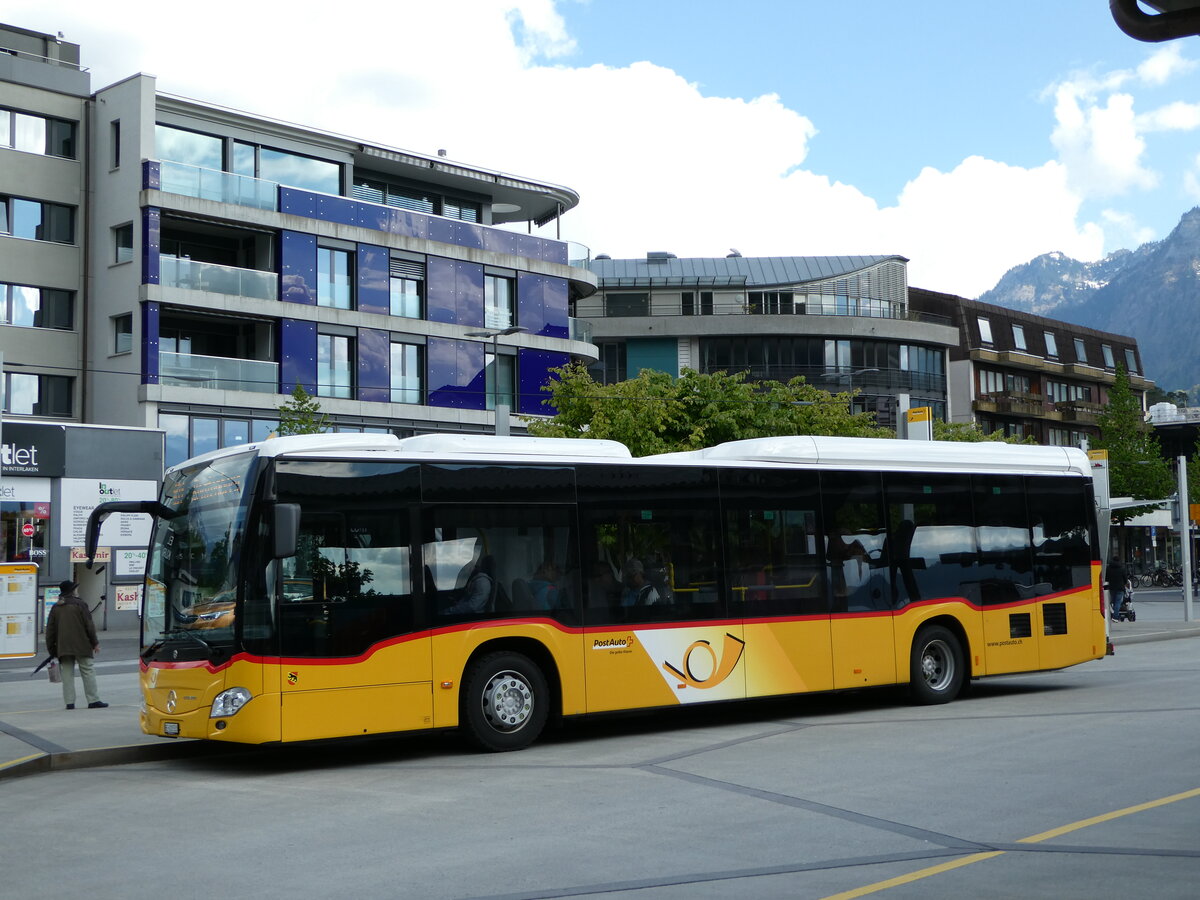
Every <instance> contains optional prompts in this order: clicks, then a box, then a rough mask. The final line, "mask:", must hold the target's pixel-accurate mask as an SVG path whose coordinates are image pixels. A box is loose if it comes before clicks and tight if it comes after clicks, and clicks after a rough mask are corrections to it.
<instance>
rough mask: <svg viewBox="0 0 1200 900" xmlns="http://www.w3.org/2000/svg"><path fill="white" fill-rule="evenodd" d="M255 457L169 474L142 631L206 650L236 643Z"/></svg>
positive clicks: (148, 636)
mask: <svg viewBox="0 0 1200 900" xmlns="http://www.w3.org/2000/svg"><path fill="white" fill-rule="evenodd" d="M254 459H255V457H254V454H252V453H241V454H238V455H236V456H227V457H222V458H220V459H216V460H212V461H209V462H206V463H203V464H201V465H197V466H193V467H190V468H185V469H181V470H180V471H178V472H173V473H170V474H168V475H167V477H166V480H165V481H164V483H163V492H162V502H163V504H164V505H165V506H167V507H168V508H170V509H171V510H172V511H173V512H175V513H176V515H175V516H174V517H166V516H164V517H162V518H160V519H159V520H158V522H157V525H156V528H155V532H154V540H153V542H152V544H151V548H150V561H149V566H148V567H147V570H146V603H145V621H144V622H143V626H142V627H143V634H144V640H145V642H146V643H150V642H152V641H153V640H154V639H156V636H158V635H161V637H162V638H163V639H172V638H186V639H192V640H198V641H199V642H200V643H202V644H204V645H208V646H212V645H214V644H228V643H230V642H232V641H233V637H234V622H235V610H236V600H237V569H238V557H239V554H240V553H241V549H242V546H243V539H244V529H245V522H246V509H247V507H248V505H249V496H248V494H247V492H246V487H247V485H248V482H249V477H250V474H251V471H252V470H253V464H254Z"/></svg>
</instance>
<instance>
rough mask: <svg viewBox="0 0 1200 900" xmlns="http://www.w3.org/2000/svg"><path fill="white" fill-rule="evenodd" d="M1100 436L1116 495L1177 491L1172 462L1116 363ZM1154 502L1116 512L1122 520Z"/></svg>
mask: <svg viewBox="0 0 1200 900" xmlns="http://www.w3.org/2000/svg"><path fill="white" fill-rule="evenodd" d="M1099 425H1100V437H1098V438H1097V439H1096V440H1095V441H1094V443H1093V448H1094V449H1096V450H1107V451H1108V475H1109V482H1110V489H1111V492H1112V496H1114V497H1133V498H1134V499H1136V500H1161V499H1162V498H1164V497H1169V496H1170V495H1171V494H1172V493H1174V491H1175V478H1174V475H1173V474H1172V469H1171V466H1170V464H1169V463H1168V462H1167V460H1166V459H1164V458H1163V455H1162V451H1161V449H1160V448H1159V446H1158V438H1157V437H1155V435H1154V430H1153V428H1151V427H1150V426H1149V425H1147V424H1146V420H1145V417H1144V415H1143V413H1142V407H1141V404H1140V403H1139V402H1138V399H1137V398H1136V397H1135V396H1134V394H1133V390H1132V389H1131V388H1130V386H1129V373H1128V372H1126V371H1125V367H1124V366H1120V365H1119V366H1117V377H1116V380H1115V381H1114V382H1113V385H1112V387H1111V388H1109V390H1108V405H1107V406H1106V407H1105V408H1104V412H1102V413H1101V414H1100V419H1099ZM1153 508H1154V507H1152V506H1136V507H1131V508H1129V509H1120V510H1115V511H1114V512H1113V518H1114V519H1116V520H1117V522H1118V523H1120V524H1122V525H1123V524H1125V523H1126V522H1128V521H1129V520H1130V519H1132V518H1135V517H1137V516H1139V515H1141V514H1142V513H1144V512H1148V511H1149V510H1151V509H1153Z"/></svg>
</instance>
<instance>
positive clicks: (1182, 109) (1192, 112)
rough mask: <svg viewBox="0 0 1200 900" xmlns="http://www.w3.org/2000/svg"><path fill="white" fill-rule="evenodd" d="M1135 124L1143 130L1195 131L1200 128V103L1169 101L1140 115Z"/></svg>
mask: <svg viewBox="0 0 1200 900" xmlns="http://www.w3.org/2000/svg"><path fill="white" fill-rule="evenodd" d="M1135 126H1136V128H1137V129H1138V130H1139V131H1141V132H1151V131H1194V130H1195V129H1196V128H1200V103H1184V102H1183V101H1180V100H1177V101H1175V102H1174V103H1168V104H1166V105H1165V106H1160V107H1159V108H1158V109H1153V110H1151V111H1150V112H1148V113H1141V114H1140V115H1138V116H1137V117H1136V118H1135Z"/></svg>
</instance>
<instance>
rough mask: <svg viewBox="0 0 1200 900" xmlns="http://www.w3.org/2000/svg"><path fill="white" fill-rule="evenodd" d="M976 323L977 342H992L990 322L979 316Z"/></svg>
mask: <svg viewBox="0 0 1200 900" xmlns="http://www.w3.org/2000/svg"><path fill="white" fill-rule="evenodd" d="M976 321H977V322H978V323H979V340H981V341H982V342H983V343H985V344H990V343H991V342H992V323H991V321H990V320H988V319H985V318H984V317H983V316H979V317H978V318H977V319H976Z"/></svg>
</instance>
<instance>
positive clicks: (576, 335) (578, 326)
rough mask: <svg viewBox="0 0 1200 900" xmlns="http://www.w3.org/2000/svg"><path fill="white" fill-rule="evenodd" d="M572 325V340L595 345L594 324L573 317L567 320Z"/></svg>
mask: <svg viewBox="0 0 1200 900" xmlns="http://www.w3.org/2000/svg"><path fill="white" fill-rule="evenodd" d="M567 321H568V322H569V323H570V325H571V332H570V334H571V340H573V341H583V342H584V343H585V344H592V343H595V342H594V341H593V340H592V323H591V322H585V321H583V320H582V319H577V318H575V317H574V316H572V317H571V318H570V319H568V320H567Z"/></svg>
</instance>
